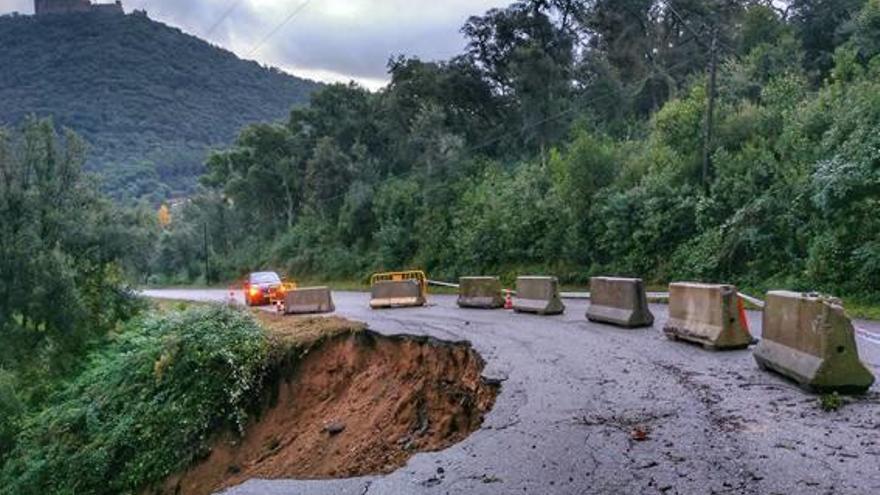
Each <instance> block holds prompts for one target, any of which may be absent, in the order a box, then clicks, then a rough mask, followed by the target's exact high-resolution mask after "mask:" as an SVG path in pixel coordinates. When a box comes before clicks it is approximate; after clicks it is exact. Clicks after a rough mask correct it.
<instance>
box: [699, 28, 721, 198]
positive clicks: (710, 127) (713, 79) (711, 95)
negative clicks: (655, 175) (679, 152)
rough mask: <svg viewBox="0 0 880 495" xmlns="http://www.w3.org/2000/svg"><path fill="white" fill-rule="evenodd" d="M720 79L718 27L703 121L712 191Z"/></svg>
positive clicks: (711, 52) (707, 182)
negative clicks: (713, 143)
mask: <svg viewBox="0 0 880 495" xmlns="http://www.w3.org/2000/svg"><path fill="white" fill-rule="evenodd" d="M717 81H718V28H717V27H716V28H714V29H712V44H711V45H710V47H709V81H708V86H709V87H708V90H707V95H706V97H707V99H708V103H707V105H706V121H705V122H704V123H703V189H704V190H705V192H706V195H707V196H708V195H709V192H710V187H709V186H710V181H711V175H712V141H713V138H714V128H715V97H716V95H715V92H716V91H715V86H716V83H717Z"/></svg>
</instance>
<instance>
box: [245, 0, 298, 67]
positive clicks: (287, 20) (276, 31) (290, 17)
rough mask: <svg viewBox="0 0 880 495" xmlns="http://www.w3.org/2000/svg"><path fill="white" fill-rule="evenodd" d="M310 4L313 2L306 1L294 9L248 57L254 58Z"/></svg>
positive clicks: (255, 46)
mask: <svg viewBox="0 0 880 495" xmlns="http://www.w3.org/2000/svg"><path fill="white" fill-rule="evenodd" d="M310 3H312V0H305V1H304V2H303V3H301V4H300V5H299V6H298V7H297V8H295V9H293V11H292V12H291V13H290V14H289V15H288V16H287V17H285V18H284V20H282V21H281V23H279V24H278V25H277V26H275V28H273V29H272V30H271V31H269V34H267V35H266V36H264V37H263V39H261V40H260V42H259V43H257V44H256V45H254V47H253V48H251V51H250V52H248V54H247V56H248V57H252V56H253V55H254V54H255V53H256V52H257V51H258V50H259V49H260V48H262V47H263V45H264V44H265V43H266V42H267V41H269V40H270V39H271V38H272V37H273V36H275V34H277V33H278V31H280V30H281V28H283V27H284V26H285V25H286V24H287V23H288V22H290V21H292V20H293V19H294V17H296V16H297V15H299V13H300V12H302V11H303V10H304V9H305V8H306V7H308V6H309V4H310Z"/></svg>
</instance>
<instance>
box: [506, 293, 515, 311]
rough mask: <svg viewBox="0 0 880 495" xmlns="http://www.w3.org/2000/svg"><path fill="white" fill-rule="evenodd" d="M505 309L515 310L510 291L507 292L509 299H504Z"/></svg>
mask: <svg viewBox="0 0 880 495" xmlns="http://www.w3.org/2000/svg"><path fill="white" fill-rule="evenodd" d="M504 309H513V298H512V297H510V291H507V298H505V299H504Z"/></svg>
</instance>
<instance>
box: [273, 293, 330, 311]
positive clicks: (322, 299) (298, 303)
mask: <svg viewBox="0 0 880 495" xmlns="http://www.w3.org/2000/svg"><path fill="white" fill-rule="evenodd" d="M334 311H336V306H335V305H334V304H333V295H332V294H331V293H330V289H329V288H327V287H307V288H302V289H296V290H292V291H289V292H287V294H286V295H285V296H284V313H285V314H288V315H308V314H320V313H332V312H334Z"/></svg>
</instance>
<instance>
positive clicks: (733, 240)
mask: <svg viewBox="0 0 880 495" xmlns="http://www.w3.org/2000/svg"><path fill="white" fill-rule="evenodd" d="M462 31H463V33H464V34H465V35H466V37H467V39H468V44H467V48H466V50H465V51H464V53H462V54H461V55H459V56H457V57H454V58H452V59H451V60H448V61H444V62H436V63H435V62H424V61H421V60H419V59H415V58H406V57H400V58H394V59H392V60H391V62H390V63H389V72H390V76H391V83H390V84H389V86H388V87H387V88H386V89H384V90H382V91H380V92H378V93H370V92H368V91H366V90H364V89H362V88H360V87H358V86H356V85H335V86H332V87H328V88H325V89H324V90H322V91H320V92H317V93H316V94H314V95H313V97H312V100H311V104H310V105H309V106H308V107H307V108H300V109H295V110H293V111H292V113H291V115H290V119H289V121H288V122H287V123H286V124H275V123H266V124H259V125H254V126H251V127H249V128H248V129H246V130H245V131H244V132H242V133H241V135H240V136H239V137H238V139H237V140H236V142H235V144H234V145H233V146H231V147H229V148H228V149H227V150H225V151H222V152H218V153H215V154H213V156H212V157H211V158H210V159H209V161H208V173H207V174H206V175H205V176H204V177H203V178H202V184H203V186H204V189H203V191H202V192H201V193H200V194H199V195H197V196H195V197H193V198H192V201H191V203H190V204H189V205H188V206H187V207H186V208H184V209H183V210H182V211H177V212H175V215H174V219H173V222H172V224H171V225H170V228H169V229H167V230H166V231H165V232H163V234H162V236H161V239H160V244H159V249H158V252H157V256H156V258H155V260H154V261H155V264H154V265H153V268H154V272H153V275H154V279H156V280H166V281H178V282H183V281H189V280H193V279H195V278H197V277H199V276H200V274H201V273H202V264H201V255H202V248H201V245H202V243H201V242H199V240H200V239H201V236H202V230H203V228H204V227H205V226H207V228H208V231H209V237H210V255H211V259H212V260H213V264H212V266H213V272H212V273H211V277H212V279H213V280H221V279H230V278H232V277H234V276H236V275H238V274H240V273H241V272H242V271H243V270H245V269H248V268H257V267H263V266H273V267H276V268H278V269H281V270H284V271H286V272H288V273H289V274H291V275H293V276H317V277H323V278H329V279H349V278H352V277H357V278H360V277H362V276H365V275H366V274H368V273H370V272H371V271H374V270H379V269H400V268H408V267H420V268H424V269H426V270H428V271H429V272H430V274H431V275H432V276H434V277H437V278H454V277H456V276H459V275H464V274H499V275H502V276H506V277H510V276H512V275H513V274H516V273H526V272H534V273H548V274H556V275H559V276H560V277H562V279H563V280H564V281H565V282H569V283H584V282H585V281H586V279H587V277H589V276H590V275H591V274H620V275H634V276H641V277H644V278H646V279H648V280H650V281H651V282H657V283H662V282H666V281H669V280H671V279H701V280H711V281H728V282H735V283H738V284H741V285H743V286H745V287H748V288H750V289H764V288H769V287H776V288H780V287H786V288H792V289H809V290H825V291H831V292H836V293H839V294H859V295H862V296H866V297H876V295H877V294H878V291H880V240H878V239H880V222H878V218H877V215H876V211H877V208H878V199H880V151H878V150H880V146H878V143H880V141H878V139H880V137H878V136H880V133H877V132H876V131H877V129H878V123H880V83H878V81H880V57H877V55H878V54H880V1H878V0H870V1H864V0H845V1H820V0H798V1H793V2H791V3H790V4H788V5H785V6H782V5H781V4H779V3H778V2H766V1H736V2H734V1H715V0H683V1H676V2H665V1H663V2H661V1H650V0H622V1H613V2H612V1H604V0H594V1H577V0H542V1H538V0H529V1H520V2H517V3H514V4H512V5H510V6H509V7H508V8H504V9H497V10H491V11H489V12H487V13H485V14H484V15H482V16H477V17H473V18H471V19H470V20H469V21H468V22H467V24H466V25H465V26H464V27H463V28H462ZM713 68H714V70H713ZM710 95H711V96H712V97H711V98H710ZM710 108H711V109H712V112H710V111H709V110H710ZM710 115H711V118H710Z"/></svg>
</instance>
